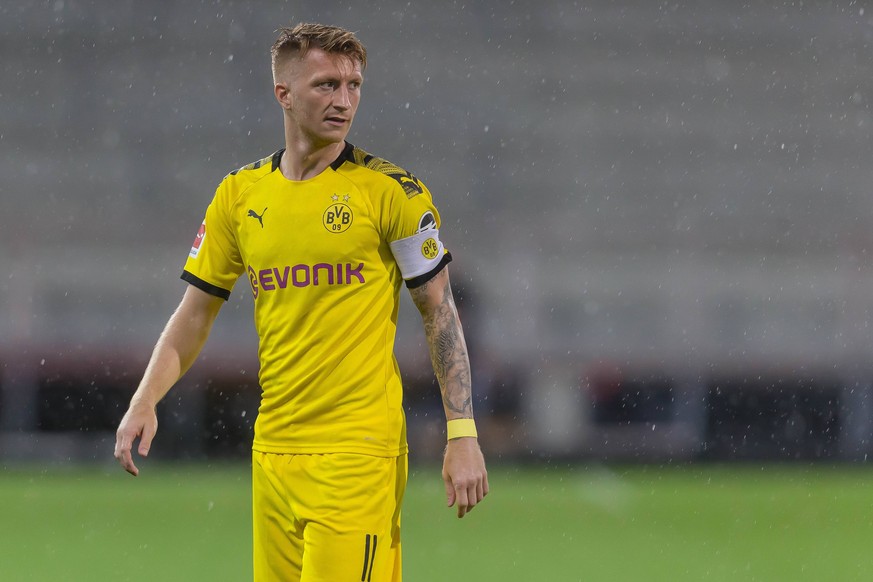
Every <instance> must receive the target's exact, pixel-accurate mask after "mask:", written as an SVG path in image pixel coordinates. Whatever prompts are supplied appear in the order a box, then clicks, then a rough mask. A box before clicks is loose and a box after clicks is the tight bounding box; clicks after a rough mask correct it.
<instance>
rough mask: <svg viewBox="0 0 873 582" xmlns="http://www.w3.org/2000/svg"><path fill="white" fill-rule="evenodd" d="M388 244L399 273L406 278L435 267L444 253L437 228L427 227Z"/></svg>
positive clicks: (416, 275) (421, 273) (427, 271)
mask: <svg viewBox="0 0 873 582" xmlns="http://www.w3.org/2000/svg"><path fill="white" fill-rule="evenodd" d="M390 246H391V252H392V253H393V254H394V260H395V261H397V265H398V266H399V267H400V273H401V274H402V275H403V278H404V279H407V280H408V279H412V278H414V277H418V276H419V275H424V274H425V273H429V272H430V271H432V270H433V269H435V268H436V266H437V265H439V263H440V260H441V259H442V256H443V254H444V253H445V248H444V247H443V243H442V242H441V241H440V231H439V229H437V228H429V229H427V230H423V231H421V232H417V233H415V234H414V235H412V236H410V237H406V238H401V239H399V240H396V241H394V242H392V243H390Z"/></svg>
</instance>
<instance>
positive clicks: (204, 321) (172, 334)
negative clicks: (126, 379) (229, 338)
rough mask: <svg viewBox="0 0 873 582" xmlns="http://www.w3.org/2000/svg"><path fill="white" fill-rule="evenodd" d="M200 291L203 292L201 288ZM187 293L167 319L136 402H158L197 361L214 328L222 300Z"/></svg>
mask: <svg viewBox="0 0 873 582" xmlns="http://www.w3.org/2000/svg"><path fill="white" fill-rule="evenodd" d="M197 293H199V292H197ZM210 303H211V300H209V299H205V298H203V297H202V296H199V295H195V294H193V293H192V291H189V292H188V293H186V296H185V298H183V300H182V302H181V303H180V304H179V307H178V308H177V309H176V311H175V312H174V313H173V315H172V316H171V317H170V319H169V321H167V325H166V327H165V328H164V331H163V332H162V333H161V337H160V338H159V339H158V342H157V344H155V348H154V350H153V351H152V355H151V358H150V360H149V363H148V366H147V367H146V370H145V373H144V374H143V377H142V380H141V381H140V384H139V387H138V388H137V390H136V393H135V394H134V396H133V399H132V401H131V403H132V404H136V403H143V404H147V405H149V406H152V407H153V406H155V405H156V404H157V403H158V402H159V401H160V400H161V399H162V398H163V397H164V396H165V395H166V394H167V392H169V390H170V388H172V387H173V385H174V384H175V383H176V382H177V381H178V380H179V378H181V377H182V375H183V374H184V373H185V372H187V371H188V368H190V367H191V365H192V364H193V363H194V360H195V359H196V358H197V356H198V354H199V353H200V351H201V350H202V349H203V345H204V344H205V343H206V339H207V338H208V337H209V332H210V330H211V328H212V323H213V321H214V319H215V315H216V314H217V313H218V307H219V306H220V304H217V303H216V304H215V307H212V306H211V305H210Z"/></svg>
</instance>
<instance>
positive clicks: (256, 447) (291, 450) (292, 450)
mask: <svg viewBox="0 0 873 582" xmlns="http://www.w3.org/2000/svg"><path fill="white" fill-rule="evenodd" d="M252 450H253V451H256V452H258V453H271V454H276V455H321V454H329V453H352V454H356V455H369V456H371V457H385V458H390V457H399V456H400V455H406V454H409V446H408V445H405V446H402V447H399V448H396V449H387V450H386V449H373V448H368V447H355V446H342V445H338V446H318V445H313V446H280V445H266V444H263V443H258V442H255V443H252Z"/></svg>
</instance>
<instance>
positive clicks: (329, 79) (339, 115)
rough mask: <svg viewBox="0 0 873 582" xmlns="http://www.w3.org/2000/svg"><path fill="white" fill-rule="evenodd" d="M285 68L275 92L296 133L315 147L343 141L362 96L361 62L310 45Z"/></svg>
mask: <svg viewBox="0 0 873 582" xmlns="http://www.w3.org/2000/svg"><path fill="white" fill-rule="evenodd" d="M284 68H285V70H284V71H282V74H281V77H280V79H278V80H277V89H276V95H277V97H278V98H279V102H280V103H281V104H282V107H283V108H284V109H285V111H286V115H287V117H288V120H289V121H290V123H292V125H293V126H294V128H295V129H296V130H297V132H298V134H299V135H301V136H302V137H305V138H306V139H307V140H309V141H310V142H311V143H312V144H313V145H314V146H316V147H323V146H325V145H329V144H331V143H337V142H341V141H343V140H344V139H345V138H346V135H348V133H349V129H351V126H352V120H353V119H354V117H355V112H356V111H357V110H358V103H359V102H360V100H361V84H362V83H363V81H364V78H363V76H362V74H361V63H359V62H358V61H356V60H354V59H350V58H349V57H347V56H345V55H341V54H329V53H326V52H324V51H323V50H321V49H312V50H310V51H309V52H308V53H306V56H304V57H303V58H302V59H292V60H291V61H290V62H289V63H287V64H286V65H285V67H284ZM280 85H283V86H284V87H286V88H287V92H286V93H285V94H284V95H283V94H282V90H281V89H280Z"/></svg>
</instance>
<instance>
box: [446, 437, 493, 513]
mask: <svg viewBox="0 0 873 582" xmlns="http://www.w3.org/2000/svg"><path fill="white" fill-rule="evenodd" d="M443 481H444V482H445V484H446V498H447V501H448V504H449V507H451V506H453V505H455V503H457V504H458V517H464V515H466V514H467V513H468V512H470V511H472V510H473V508H474V507H475V506H476V504H477V503H479V502H480V501H482V499H483V498H484V497H485V496H486V495H488V472H487V471H486V470H485V458H484V457H483V456H482V450H481V449H480V448H479V441H478V440H476V439H475V438H473V437H463V438H458V439H452V440H450V441H449V444H448V445H446V455H445V457H444V459H443Z"/></svg>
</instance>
